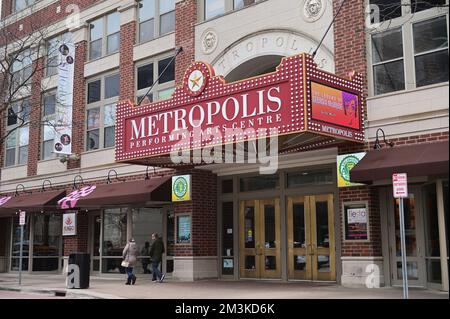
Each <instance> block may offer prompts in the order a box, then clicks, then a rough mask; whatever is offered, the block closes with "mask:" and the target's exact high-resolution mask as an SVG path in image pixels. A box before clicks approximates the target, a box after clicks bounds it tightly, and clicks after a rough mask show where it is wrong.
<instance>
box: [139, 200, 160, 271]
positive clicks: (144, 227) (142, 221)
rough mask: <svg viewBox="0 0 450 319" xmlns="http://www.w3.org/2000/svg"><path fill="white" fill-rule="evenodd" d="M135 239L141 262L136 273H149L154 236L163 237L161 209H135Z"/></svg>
mask: <svg viewBox="0 0 450 319" xmlns="http://www.w3.org/2000/svg"><path fill="white" fill-rule="evenodd" d="M132 220H133V230H132V231H133V238H134V240H135V241H136V245H137V247H138V250H139V256H140V257H139V261H138V264H137V265H136V267H135V272H136V273H149V270H150V268H151V265H150V247H151V244H152V239H151V238H152V234H153V233H158V234H159V235H160V236H162V231H163V218H162V213H161V210H160V209H159V208H139V209H133V217H132Z"/></svg>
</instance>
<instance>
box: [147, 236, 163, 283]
mask: <svg viewBox="0 0 450 319" xmlns="http://www.w3.org/2000/svg"><path fill="white" fill-rule="evenodd" d="M152 240H153V244H152V248H151V249H150V257H152V272H153V274H154V277H153V278H154V279H155V280H153V281H155V282H156V281H158V280H159V282H163V280H164V278H165V277H166V275H165V274H163V273H161V271H160V270H159V264H160V263H161V261H162V255H163V254H164V252H165V249H164V243H163V241H162V238H161V237H159V235H158V234H157V233H153V234H152Z"/></svg>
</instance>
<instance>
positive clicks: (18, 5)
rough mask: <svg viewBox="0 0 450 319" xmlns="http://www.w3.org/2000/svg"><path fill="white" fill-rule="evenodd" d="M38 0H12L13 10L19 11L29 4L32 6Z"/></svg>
mask: <svg viewBox="0 0 450 319" xmlns="http://www.w3.org/2000/svg"><path fill="white" fill-rule="evenodd" d="M36 1H38V0H12V11H13V12H18V11H21V10H23V9H25V8H26V7H28V6H31V5H32V4H33V3H35V2H36Z"/></svg>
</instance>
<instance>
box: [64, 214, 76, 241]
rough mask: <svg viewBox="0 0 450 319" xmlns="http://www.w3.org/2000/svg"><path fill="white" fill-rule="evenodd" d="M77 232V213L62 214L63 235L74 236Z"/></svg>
mask: <svg viewBox="0 0 450 319" xmlns="http://www.w3.org/2000/svg"><path fill="white" fill-rule="evenodd" d="M76 234H77V214H76V213H68V214H64V215H63V232H62V235H63V236H75V235H76Z"/></svg>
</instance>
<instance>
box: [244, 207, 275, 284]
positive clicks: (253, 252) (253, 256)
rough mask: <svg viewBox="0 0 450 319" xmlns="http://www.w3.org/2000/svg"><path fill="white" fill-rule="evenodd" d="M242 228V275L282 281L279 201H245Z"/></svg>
mask: <svg viewBox="0 0 450 319" xmlns="http://www.w3.org/2000/svg"><path fill="white" fill-rule="evenodd" d="M240 225H241V230H240V234H239V237H240V243H239V246H240V260H241V263H240V276H241V277H242V278H280V277H281V265H280V251H281V250H280V208H279V200H278V199H276V200H267V201H257V200H256V201H244V202H241V205H240Z"/></svg>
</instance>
